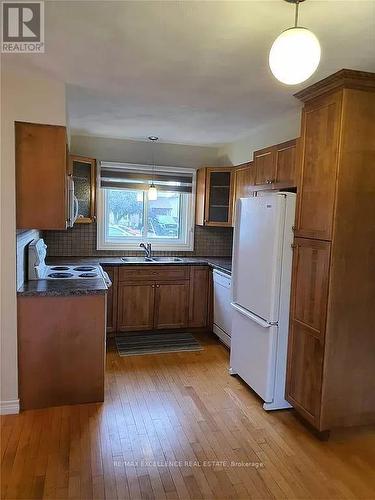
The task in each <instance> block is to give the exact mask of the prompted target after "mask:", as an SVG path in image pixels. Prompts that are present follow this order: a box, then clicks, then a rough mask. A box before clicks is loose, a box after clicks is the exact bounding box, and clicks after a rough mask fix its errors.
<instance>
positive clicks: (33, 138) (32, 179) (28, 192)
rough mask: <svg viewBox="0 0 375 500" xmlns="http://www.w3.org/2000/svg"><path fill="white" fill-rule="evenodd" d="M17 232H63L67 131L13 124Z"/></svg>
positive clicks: (66, 208) (26, 124) (59, 127)
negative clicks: (41, 230) (25, 230)
mask: <svg viewBox="0 0 375 500" xmlns="http://www.w3.org/2000/svg"><path fill="white" fill-rule="evenodd" d="M15 139H16V198H17V228H18V229H66V228H67V217H68V193H67V153H66V149H67V146H66V129H65V127H63V126H58V125H41V124H35V123H25V122H16V123H15Z"/></svg>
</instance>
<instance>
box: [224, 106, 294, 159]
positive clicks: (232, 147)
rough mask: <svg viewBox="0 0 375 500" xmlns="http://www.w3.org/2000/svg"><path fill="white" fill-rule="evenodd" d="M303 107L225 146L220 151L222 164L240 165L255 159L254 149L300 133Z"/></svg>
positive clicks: (285, 139)
mask: <svg viewBox="0 0 375 500" xmlns="http://www.w3.org/2000/svg"><path fill="white" fill-rule="evenodd" d="M301 110H302V106H301V109H298V110H295V111H293V112H292V113H287V114H285V115H282V116H280V117H279V118H278V119H277V120H274V121H272V122H270V123H268V124H267V125H263V126H262V127H259V128H256V129H254V130H253V131H252V133H251V134H250V135H249V136H247V137H244V138H243V139H241V140H239V141H236V142H233V143H232V144H228V145H227V146H224V147H223V148H221V149H220V151H219V162H220V164H222V165H239V164H241V163H246V162H248V161H250V160H252V159H253V153H254V151H256V150H258V149H262V148H264V147H266V146H271V145H272V144H278V143H279V142H284V141H288V140H289V139H294V138H295V137H299V135H300V122H301Z"/></svg>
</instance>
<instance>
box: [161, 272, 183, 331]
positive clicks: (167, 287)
mask: <svg viewBox="0 0 375 500" xmlns="http://www.w3.org/2000/svg"><path fill="white" fill-rule="evenodd" d="M155 286H156V294H155V312H154V328H155V329H158V330H163V329H168V328H185V327H187V326H188V312H189V281H181V282H179V283H176V282H172V283H157V284H156V285H155Z"/></svg>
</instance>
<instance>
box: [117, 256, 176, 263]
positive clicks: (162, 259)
mask: <svg viewBox="0 0 375 500" xmlns="http://www.w3.org/2000/svg"><path fill="white" fill-rule="evenodd" d="M121 260H122V261H123V262H127V263H128V264H136V263H141V262H154V263H159V262H161V263H165V264H169V263H171V262H184V260H183V259H181V258H180V257H121Z"/></svg>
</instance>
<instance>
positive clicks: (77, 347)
mask: <svg viewBox="0 0 375 500" xmlns="http://www.w3.org/2000/svg"><path fill="white" fill-rule="evenodd" d="M17 312H18V325H17V326H18V375H19V397H20V405H21V409H23V410H27V409H33V408H46V407H49V406H61V405H69V404H81V403H94V402H100V401H103V400H104V364H105V295H104V294H103V295H73V296H67V297H62V296H58V297H41V296H35V297H18V299H17Z"/></svg>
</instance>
